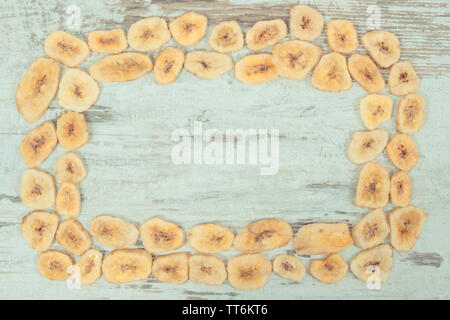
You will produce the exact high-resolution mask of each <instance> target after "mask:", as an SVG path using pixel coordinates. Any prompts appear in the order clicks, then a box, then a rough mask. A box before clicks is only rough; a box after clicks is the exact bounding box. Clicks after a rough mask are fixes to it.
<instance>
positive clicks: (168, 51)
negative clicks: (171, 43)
mask: <svg viewBox="0 0 450 320" xmlns="http://www.w3.org/2000/svg"><path fill="white" fill-rule="evenodd" d="M183 65H184V53H183V51H181V50H180V49H178V48H175V47H166V48H164V49H163V50H161V51H160V53H159V54H158V56H157V57H156V59H155V68H154V71H153V76H154V77H155V80H156V81H157V82H158V83H159V84H169V83H172V82H175V80H177V78H178V75H179V74H180V71H181V69H183Z"/></svg>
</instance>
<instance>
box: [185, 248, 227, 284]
mask: <svg viewBox="0 0 450 320" xmlns="http://www.w3.org/2000/svg"><path fill="white" fill-rule="evenodd" d="M226 278H227V268H226V267H225V263H224V262H223V261H222V259H220V258H218V257H215V256H210V255H204V254H194V255H191V256H190V257H189V279H190V280H191V281H192V282H195V283H201V284H208V285H212V286H218V285H221V284H222V283H223V282H224V281H225V279H226Z"/></svg>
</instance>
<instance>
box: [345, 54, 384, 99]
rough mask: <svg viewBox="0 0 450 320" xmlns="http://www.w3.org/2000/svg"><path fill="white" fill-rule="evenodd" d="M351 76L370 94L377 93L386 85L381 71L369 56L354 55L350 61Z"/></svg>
mask: <svg viewBox="0 0 450 320" xmlns="http://www.w3.org/2000/svg"><path fill="white" fill-rule="evenodd" d="M348 70H349V71H350V75H351V76H352V78H353V79H355V81H356V82H358V83H359V85H360V86H361V87H363V88H364V89H365V90H366V91H367V92H369V93H377V92H380V91H382V90H383V89H384V87H385V86H386V83H385V81H384V78H383V75H382V74H381V72H380V70H378V68H377V66H376V65H375V63H374V62H373V61H372V59H370V58H369V56H366V55H363V54H357V53H354V54H352V56H351V57H350V58H349V59H348Z"/></svg>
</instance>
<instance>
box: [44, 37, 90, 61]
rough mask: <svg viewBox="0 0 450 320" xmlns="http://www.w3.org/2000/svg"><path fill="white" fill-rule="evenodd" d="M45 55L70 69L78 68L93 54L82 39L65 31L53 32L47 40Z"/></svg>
mask: <svg viewBox="0 0 450 320" xmlns="http://www.w3.org/2000/svg"><path fill="white" fill-rule="evenodd" d="M45 53H46V54H47V55H48V56H49V57H50V58H52V59H55V60H56V61H59V62H61V63H62V64H64V65H66V66H68V67H78V66H79V65H80V64H82V63H83V61H84V60H86V58H87V57H89V55H90V54H91V51H90V50H89V47H88V45H87V44H86V42H84V41H83V40H81V39H78V38H77V37H75V36H73V35H71V34H70V33H67V32H64V31H60V30H57V31H53V32H52V33H50V34H49V35H48V36H47V38H45Z"/></svg>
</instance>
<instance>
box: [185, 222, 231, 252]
mask: <svg viewBox="0 0 450 320" xmlns="http://www.w3.org/2000/svg"><path fill="white" fill-rule="evenodd" d="M188 239H189V246H190V247H191V248H192V249H194V250H195V251H197V252H201V253H219V252H222V251H226V250H228V249H230V248H231V246H232V245H233V240H234V233H233V232H232V231H231V230H230V229H229V228H227V227H224V226H220V225H218V224H212V223H206V224H198V225H196V226H193V227H192V228H191V230H189V234H188Z"/></svg>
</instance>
